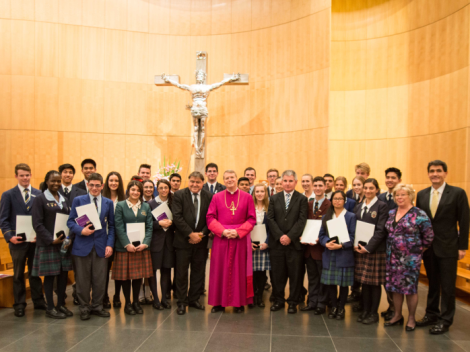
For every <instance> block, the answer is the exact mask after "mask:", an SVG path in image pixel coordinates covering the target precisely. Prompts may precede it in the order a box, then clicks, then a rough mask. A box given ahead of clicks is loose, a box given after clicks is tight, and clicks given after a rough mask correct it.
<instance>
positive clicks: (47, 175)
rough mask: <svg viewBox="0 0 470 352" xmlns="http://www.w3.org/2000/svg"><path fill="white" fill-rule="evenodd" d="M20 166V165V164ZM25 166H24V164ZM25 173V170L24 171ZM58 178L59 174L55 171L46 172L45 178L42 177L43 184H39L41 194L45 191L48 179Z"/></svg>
mask: <svg viewBox="0 0 470 352" xmlns="http://www.w3.org/2000/svg"><path fill="white" fill-rule="evenodd" d="M20 165H21V164H20ZM25 165H26V164H25ZM20 170H23V169H20ZM24 171H26V170H24ZM56 175H58V176H60V174H59V172H58V171H57V170H51V171H48V172H47V174H46V176H45V177H44V182H41V185H40V186H39V189H40V191H41V192H42V193H44V192H45V191H46V189H47V181H49V179H50V178H51V177H52V176H56Z"/></svg>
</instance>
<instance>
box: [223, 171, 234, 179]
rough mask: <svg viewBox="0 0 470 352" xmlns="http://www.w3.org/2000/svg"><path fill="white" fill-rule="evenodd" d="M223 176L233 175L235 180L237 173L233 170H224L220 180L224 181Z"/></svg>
mask: <svg viewBox="0 0 470 352" xmlns="http://www.w3.org/2000/svg"><path fill="white" fill-rule="evenodd" d="M225 174H235V178H237V173H236V172H235V171H234V170H230V169H229V170H225V171H224V175H223V176H222V179H224V180H225Z"/></svg>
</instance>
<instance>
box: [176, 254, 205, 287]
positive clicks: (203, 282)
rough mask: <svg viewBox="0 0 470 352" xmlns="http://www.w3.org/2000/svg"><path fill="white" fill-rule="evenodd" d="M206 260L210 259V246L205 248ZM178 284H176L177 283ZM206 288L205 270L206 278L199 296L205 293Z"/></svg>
mask: <svg viewBox="0 0 470 352" xmlns="http://www.w3.org/2000/svg"><path fill="white" fill-rule="evenodd" d="M205 250H206V252H205V254H204V255H205V261H206V263H207V259H209V248H205ZM175 286H176V285H175ZM205 289H206V270H204V279H203V280H202V287H201V292H200V293H199V296H202V295H203V294H204V290H205Z"/></svg>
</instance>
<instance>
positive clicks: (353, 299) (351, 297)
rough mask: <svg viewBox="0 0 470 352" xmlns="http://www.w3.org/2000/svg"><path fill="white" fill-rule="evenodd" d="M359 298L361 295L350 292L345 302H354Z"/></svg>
mask: <svg viewBox="0 0 470 352" xmlns="http://www.w3.org/2000/svg"><path fill="white" fill-rule="evenodd" d="M360 299H361V296H360V295H359V294H357V293H352V294H350V295H349V296H348V298H347V299H346V303H354V302H357V301H359V300H360Z"/></svg>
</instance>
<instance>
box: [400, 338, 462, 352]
mask: <svg viewBox="0 0 470 352" xmlns="http://www.w3.org/2000/svg"><path fill="white" fill-rule="evenodd" d="M393 341H395V343H396V344H397V345H398V347H400V349H401V350H402V351H403V352H415V351H432V352H462V351H465V350H464V349H463V348H462V347H460V346H459V345H458V344H456V343H455V342H453V341H450V340H447V341H443V340H439V341H438V340H431V339H429V340H417V339H393Z"/></svg>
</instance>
